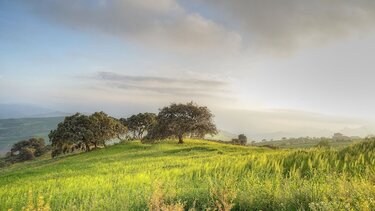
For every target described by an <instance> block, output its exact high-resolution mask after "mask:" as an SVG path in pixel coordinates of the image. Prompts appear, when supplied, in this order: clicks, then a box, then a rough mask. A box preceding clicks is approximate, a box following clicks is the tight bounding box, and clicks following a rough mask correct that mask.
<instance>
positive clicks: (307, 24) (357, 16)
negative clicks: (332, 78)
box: [196, 0, 375, 53]
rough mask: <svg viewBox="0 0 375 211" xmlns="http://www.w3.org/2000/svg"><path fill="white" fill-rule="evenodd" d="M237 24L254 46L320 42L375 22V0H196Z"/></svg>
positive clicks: (292, 46)
mask: <svg viewBox="0 0 375 211" xmlns="http://www.w3.org/2000/svg"><path fill="white" fill-rule="evenodd" d="M196 2H200V3H203V5H206V7H207V8H210V9H211V10H213V11H214V12H216V14H219V15H220V17H221V20H223V19H224V20H226V22H229V23H232V24H233V25H235V26H236V27H237V28H238V29H239V30H240V31H241V35H242V36H243V38H244V40H245V42H246V43H247V44H248V45H249V46H250V47H252V48H253V49H258V50H268V51H277V52H281V53H283V52H288V51H289V50H293V49H297V48H299V47H305V46H306V45H307V46H308V45H316V44H318V45H320V44H322V43H326V42H328V41H333V40H337V39H340V38H343V37H345V36H349V35H353V34H356V33H366V30H369V29H372V28H373V27H374V25H375V2H374V1H372V0H357V1H352V0H330V1H327V0H298V1H296V0H283V1H280V0H231V1H228V0H196Z"/></svg>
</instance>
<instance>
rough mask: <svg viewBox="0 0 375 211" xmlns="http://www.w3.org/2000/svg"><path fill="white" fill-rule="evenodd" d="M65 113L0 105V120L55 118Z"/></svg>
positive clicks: (16, 105)
mask: <svg viewBox="0 0 375 211" xmlns="http://www.w3.org/2000/svg"><path fill="white" fill-rule="evenodd" d="M66 115H67V113H64V112H60V111H55V110H52V109H48V108H43V107H39V106H35V105H29V104H0V119H16V118H33V117H35V118H36V117H56V116H66Z"/></svg>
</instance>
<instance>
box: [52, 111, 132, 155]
mask: <svg viewBox="0 0 375 211" xmlns="http://www.w3.org/2000/svg"><path fill="white" fill-rule="evenodd" d="M126 132H127V128H126V127H125V126H124V125H123V124H121V122H120V121H118V120H117V119H115V118H113V117H110V116H108V115H107V114H106V113H104V112H95V113H94V114H92V115H89V116H87V115H84V114H80V113H76V114H74V115H72V116H68V117H65V119H64V121H63V122H61V123H59V124H58V126H57V129H56V130H53V131H51V132H50V134H49V135H48V137H49V139H50V142H51V144H52V147H53V151H52V157H55V156H57V155H59V154H62V153H67V152H73V151H75V150H82V151H90V150H91V149H92V148H95V149H96V148H98V147H101V146H104V147H105V146H106V142H107V141H109V140H111V139H114V138H117V137H120V136H121V135H122V134H125V133H126Z"/></svg>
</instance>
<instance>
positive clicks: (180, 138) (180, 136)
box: [178, 135, 184, 144]
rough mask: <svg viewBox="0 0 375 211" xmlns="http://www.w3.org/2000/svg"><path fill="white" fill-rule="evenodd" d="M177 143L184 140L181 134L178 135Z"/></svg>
mask: <svg viewBox="0 0 375 211" xmlns="http://www.w3.org/2000/svg"><path fill="white" fill-rule="evenodd" d="M178 143H179V144H183V143H184V140H182V135H178Z"/></svg>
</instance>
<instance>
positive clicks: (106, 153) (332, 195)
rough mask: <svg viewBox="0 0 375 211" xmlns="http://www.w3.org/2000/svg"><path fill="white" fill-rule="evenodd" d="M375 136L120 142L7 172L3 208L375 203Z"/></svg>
mask: <svg viewBox="0 0 375 211" xmlns="http://www.w3.org/2000/svg"><path fill="white" fill-rule="evenodd" d="M374 173H375V142H374V141H369V142H365V143H361V144H357V145H354V146H351V147H348V148H345V149H343V150H333V149H308V150H271V149H264V148H255V147H241V146H231V145H224V144H220V143H213V142H207V141H199V140H189V141H187V142H186V144H184V145H178V144H176V143H175V142H164V143H160V144H154V145H145V144H141V143H138V142H134V143H128V144H120V145H115V146H112V147H109V148H107V149H101V150H97V151H93V152H90V153H83V154H78V155H72V156H67V157H64V158H57V159H52V160H49V159H41V160H38V161H35V162H29V163H24V164H17V165H14V166H12V167H10V168H6V169H4V170H2V172H1V173H0V210H8V209H10V208H13V210H22V209H25V208H26V207H27V206H28V204H30V194H29V192H30V191H31V192H32V193H33V195H32V202H33V204H34V205H35V204H37V203H38V199H39V200H40V197H43V200H44V201H43V203H44V204H46V205H48V208H50V209H51V210H145V209H146V210H147V209H150V210H182V209H184V210H189V209H190V210H205V209H211V210H341V209H342V210H351V209H352V210H375V176H374V175H375V174H374Z"/></svg>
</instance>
